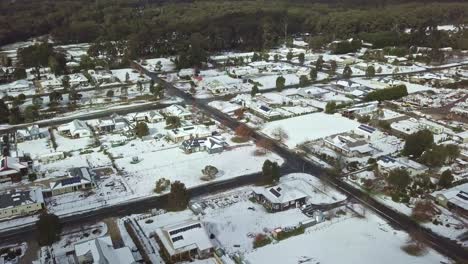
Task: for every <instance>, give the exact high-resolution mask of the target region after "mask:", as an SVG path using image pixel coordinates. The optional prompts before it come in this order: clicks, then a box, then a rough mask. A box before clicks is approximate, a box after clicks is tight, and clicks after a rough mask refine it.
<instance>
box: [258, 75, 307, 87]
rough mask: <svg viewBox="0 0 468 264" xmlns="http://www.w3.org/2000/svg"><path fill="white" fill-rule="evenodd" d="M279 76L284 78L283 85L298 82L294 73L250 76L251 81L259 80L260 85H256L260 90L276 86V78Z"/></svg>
mask: <svg viewBox="0 0 468 264" xmlns="http://www.w3.org/2000/svg"><path fill="white" fill-rule="evenodd" d="M279 76H283V77H284V79H285V84H284V85H285V86H287V85H294V84H298V83H299V77H298V76H297V75H296V74H295V73H290V74H284V75H267V76H261V77H256V78H252V81H254V82H259V83H260V84H261V86H259V87H258V89H260V90H265V89H271V88H275V87H276V79H277V78H278V77H279Z"/></svg>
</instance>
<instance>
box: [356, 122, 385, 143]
mask: <svg viewBox="0 0 468 264" xmlns="http://www.w3.org/2000/svg"><path fill="white" fill-rule="evenodd" d="M353 132H354V133H355V134H357V135H361V136H363V137H365V138H366V139H367V140H370V141H374V140H377V139H379V138H382V137H383V136H384V134H383V133H382V132H381V131H379V130H377V129H376V128H374V127H371V126H368V125H364V124H361V125H359V126H358V127H357V128H355V129H354V130H353Z"/></svg>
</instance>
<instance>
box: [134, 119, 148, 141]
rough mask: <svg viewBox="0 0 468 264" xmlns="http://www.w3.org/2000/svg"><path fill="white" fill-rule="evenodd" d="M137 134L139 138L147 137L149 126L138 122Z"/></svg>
mask: <svg viewBox="0 0 468 264" xmlns="http://www.w3.org/2000/svg"><path fill="white" fill-rule="evenodd" d="M135 134H136V135H137V137H139V138H142V137H144V136H147V135H148V134H149V128H148V125H147V124H146V123H145V122H138V123H137V124H136V126H135Z"/></svg>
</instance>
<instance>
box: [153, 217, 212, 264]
mask: <svg viewBox="0 0 468 264" xmlns="http://www.w3.org/2000/svg"><path fill="white" fill-rule="evenodd" d="M155 239H156V241H157V243H158V245H159V248H160V249H161V253H162V254H163V255H164V257H165V258H166V259H168V260H170V261H177V262H178V261H184V260H190V259H193V258H198V259H204V258H209V257H211V256H212V254H213V251H214V246H213V244H212V243H211V241H210V238H209V237H208V233H207V231H206V229H205V226H204V224H203V223H202V222H200V221H193V220H189V221H186V222H183V223H179V224H175V225H170V226H165V227H162V228H158V229H156V232H155Z"/></svg>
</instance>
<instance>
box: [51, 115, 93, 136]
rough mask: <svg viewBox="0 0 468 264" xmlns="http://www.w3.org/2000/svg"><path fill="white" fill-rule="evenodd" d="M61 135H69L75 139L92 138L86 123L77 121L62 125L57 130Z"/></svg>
mask: <svg viewBox="0 0 468 264" xmlns="http://www.w3.org/2000/svg"><path fill="white" fill-rule="evenodd" d="M57 130H58V131H59V132H60V133H63V134H67V135H69V136H71V137H74V138H81V137H89V136H91V129H89V127H88V126H87V125H86V123H85V122H84V121H81V120H78V119H75V120H73V121H72V122H70V123H68V124H64V125H61V126H59V127H58V128H57Z"/></svg>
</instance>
